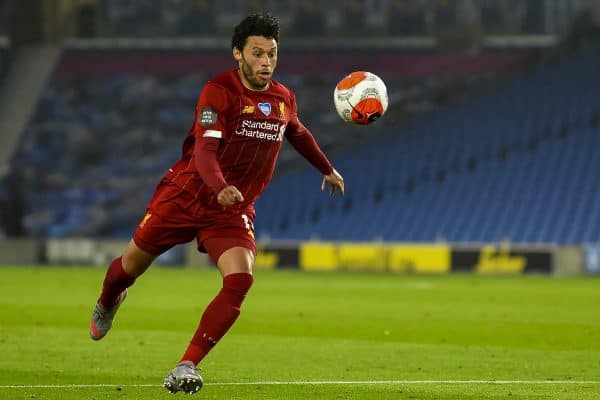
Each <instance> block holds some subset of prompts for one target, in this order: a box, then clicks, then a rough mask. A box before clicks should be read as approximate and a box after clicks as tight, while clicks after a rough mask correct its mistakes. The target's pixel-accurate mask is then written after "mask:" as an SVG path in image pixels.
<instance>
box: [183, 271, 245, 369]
mask: <svg viewBox="0 0 600 400" xmlns="http://www.w3.org/2000/svg"><path fill="white" fill-rule="evenodd" d="M252 282H254V278H253V277H252V275H251V274H247V273H238V274H231V275H227V276H226V277H225V278H223V288H222V289H221V291H220V292H219V294H217V296H216V297H215V298H214V299H213V301H212V302H211V303H210V304H209V305H208V306H207V307H206V310H204V313H203V314H202V318H201V319H200V325H198V329H196V333H195V334H194V337H193V338H192V341H191V342H190V345H189V346H188V348H187V350H186V351H185V354H184V355H183V357H182V358H181V361H191V362H193V363H194V365H198V363H199V362H200V361H201V360H202V359H203V358H204V357H205V356H206V355H207V354H208V352H209V351H210V350H211V349H212V348H213V347H214V346H215V345H216V344H217V342H218V341H219V340H220V339H221V338H222V337H223V336H224V335H225V333H227V331H228V330H229V328H231V326H232V325H233V323H234V322H235V320H236V319H237V317H238V315H240V307H241V306H242V302H243V301H244V298H245V297H246V293H248V290H250V287H251V286H252Z"/></svg>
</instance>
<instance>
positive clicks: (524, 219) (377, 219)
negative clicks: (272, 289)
mask: <svg viewBox="0 0 600 400" xmlns="http://www.w3.org/2000/svg"><path fill="white" fill-rule="evenodd" d="M124 53H125V52H124ZM598 54H600V52H599V51H598V48H597V47H587V48H584V49H583V50H581V51H579V52H577V53H574V54H569V55H568V56H564V57H561V58H560V59H558V60H557V61H554V62H551V63H548V64H544V65H541V66H540V67H539V68H537V69H536V70H535V71H534V72H531V73H528V74H526V75H522V76H520V77H518V78H516V79H512V80H511V81H509V82H508V83H502V84H498V85H497V86H496V87H494V88H493V89H491V90H488V91H486V92H485V93H483V94H479V95H477V96H476V97H473V96H470V97H468V98H466V99H464V100H463V101H461V102H460V103H459V104H455V105H443V104H441V103H440V102H439V100H438V99H436V98H435V96H432V95H431V94H432V93H435V90H436V89H437V88H439V87H440V85H442V84H443V81H444V79H442V78H443V74H442V73H441V72H440V71H448V69H449V66H450V67H452V66H453V68H455V70H454V76H460V77H461V79H462V82H463V83H464V82H467V83H465V84H466V85H468V82H474V83H473V84H474V85H475V84H477V82H479V81H478V80H477V79H474V77H479V79H484V80H485V82H487V83H489V82H493V77H494V74H495V73H496V71H497V70H498V69H501V67H504V66H505V65H507V63H509V61H507V60H510V57H509V58H506V57H507V55H506V54H504V55H502V57H500V56H499V55H498V54H495V55H493V57H488V58H485V57H484V58H482V59H478V58H460V57H459V58H458V59H454V60H453V61H451V60H450V59H447V58H443V57H435V58H430V59H427V57H423V55H422V54H416V55H414V58H413V60H418V62H419V63H420V65H423V63H426V62H427V61H429V62H430V63H429V64H426V65H427V66H426V67H423V69H421V70H420V69H418V67H417V66H416V65H415V66H414V68H413V67H411V65H410V63H409V62H408V63H407V60H411V58H410V57H406V58H403V64H402V68H403V69H401V71H403V72H402V73H398V74H397V75H393V74H391V73H389V74H387V75H384V76H383V77H384V79H385V80H386V82H387V83H388V86H389V88H390V98H391V101H392V106H390V111H389V114H388V115H386V116H385V117H384V118H383V119H382V120H381V121H379V122H377V124H375V125H374V126H372V127H370V128H367V129H364V128H359V127H353V126H348V125H343V124H342V123H341V122H340V121H339V119H338V118H337V116H336V115H335V112H334V111H333V107H332V104H331V103H332V101H331V94H330V90H324V89H323V88H327V87H330V88H331V87H333V85H334V84H335V82H336V80H337V79H338V78H339V76H337V75H334V74H332V73H328V74H324V75H321V76H319V75H317V74H301V73H299V71H293V72H288V71H287V70H285V69H283V67H282V70H281V71H282V73H281V75H280V76H279V78H280V79H281V80H282V81H284V82H285V83H287V84H288V85H289V86H291V87H292V88H294V89H296V90H297V91H298V98H299V100H300V101H301V103H300V104H299V108H300V112H301V115H302V116H303V120H304V122H306V123H307V125H308V126H309V127H310V128H311V129H312V130H313V131H314V132H315V135H316V136H317V139H318V140H319V141H320V143H321V144H322V145H323V147H324V148H325V149H326V151H327V152H328V154H331V156H332V159H333V161H334V162H335V165H336V167H337V168H338V169H339V170H340V171H341V172H342V173H343V174H344V176H345V178H346V181H347V193H346V196H345V197H344V198H343V199H330V198H329V197H328V196H327V195H325V194H323V193H321V192H320V191H319V186H320V183H321V177H320V176H319V174H318V173H317V172H316V171H315V170H313V169H312V168H310V167H306V164H305V163H299V162H298V157H297V156H295V154H294V152H293V151H292V150H291V149H290V148H289V146H286V147H285V149H284V151H283V152H282V154H281V159H280V173H279V174H278V175H277V176H276V178H275V179H274V181H273V183H272V185H271V187H270V188H269V189H268V190H267V192H266V193H265V194H264V195H263V197H262V198H261V199H259V201H258V204H257V213H258V219H257V224H256V228H257V234H258V238H259V239H261V238H263V239H266V238H270V239H310V238H318V239H327V240H341V239H344V240H373V239H375V240H393V241H438V240H443V241H449V242H489V241H503V240H510V241H513V242H529V243H548V242H552V243H578V242H582V241H594V240H598V239H599V238H600V231H599V229H600V203H598V202H597V201H595V200H596V198H597V197H598V195H599V194H600V193H599V189H598V187H597V185H594V184H593V179H594V177H595V175H596V174H597V173H598V171H600V164H599V161H598V157H595V153H596V152H597V150H596V149H597V148H600V147H599V145H600V131H599V129H600V128H599V120H600V108H599V107H600V106H599V104H600V101H599V100H600V99H599V98H598V97H599V96H600V90H599V89H600V87H599V86H600V82H599V81H598V80H597V79H594V76H595V71H597V70H598V66H599V64H600V56H599V55H598ZM126 56H127V57H130V54H127V55H126ZM189 56H190V55H189V54H188V55H184V56H183V57H184V58H185V57H189ZM521 56H522V54H520V55H517V56H514V58H513V60H516V59H519V57H521ZM86 57H90V54H89V53H83V54H81V53H80V54H75V53H66V54H65V55H63V59H62V61H61V63H59V65H58V67H57V70H56V71H55V75H54V78H53V79H52V80H51V82H50V83H49V84H48V86H47V87H46V89H45V91H44V94H43V96H42V98H41V100H40V103H39V106H38V109H37V112H36V114H35V116H34V118H33V119H32V121H31V122H30V124H29V126H28V127H27V129H26V131H25V132H24V134H23V138H22V143H21V147H20V150H19V152H18V154H17V155H16V157H15V158H14V161H13V165H14V167H16V168H18V169H19V171H20V174H21V175H22V176H23V177H24V181H25V182H26V184H24V185H23V192H24V196H25V198H26V204H28V205H29V206H28V210H27V211H26V216H25V217H24V218H23V225H24V226H25V228H26V229H27V231H28V233H29V234H30V235H38V236H51V237H62V236H112V237H114V236H117V237H128V236H129V235H131V233H132V231H133V228H134V227H135V225H136V223H137V222H138V220H139V218H140V217H141V216H142V214H143V213H144V207H145V205H146V203H147V201H148V199H149V198H150V196H151V194H152V191H153V189H154V185H155V184H156V182H157V180H158V178H159V176H160V175H161V174H162V173H163V171H164V170H165V168H167V167H168V166H169V165H170V164H171V163H172V162H173V161H174V160H175V159H177V158H178V155H179V152H180V146H181V140H182V138H183V136H184V135H185V133H186V132H187V130H188V128H189V126H190V124H191V122H192V121H191V118H192V115H193V107H194V104H195V100H196V96H197V94H198V90H199V89H200V87H201V86H202V84H203V82H204V81H205V80H206V79H207V78H208V77H209V76H210V73H211V72H212V71H202V72H200V71H201V69H200V68H198V67H195V69H194V70H195V71H196V73H193V74H188V75H184V76H177V74H175V73H174V72H173V71H174V70H173V71H171V72H169V71H170V70H166V71H163V73H160V74H150V75H148V74H140V73H139V71H138V72H132V71H129V72H127V71H126V70H125V71H124V70H122V68H126V67H127V65H129V66H131V65H134V66H135V65H136V64H135V62H133V63H119V61H118V57H117V56H116V55H115V54H113V58H111V59H112V60H113V61H114V62H112V63H109V65H108V67H107V68H109V70H108V71H104V73H103V71H102V70H98V69H97V67H98V65H97V64H94V63H90V62H89V60H90V58H86ZM144 57H148V54H145V55H144ZM219 57H220V56H219ZM92 58H93V57H92ZM86 60H87V62H88V64H89V65H92V66H94V68H92V71H91V72H90V73H89V74H86V73H85V68H84V69H81V68H73V67H72V66H73V65H78V66H81V65H84V64H85V63H86ZM146 60H148V58H146ZM493 60H496V61H495V62H494V61H493ZM130 61H131V59H130ZM188 61H189V59H188ZM379 61H380V62H381V63H382V65H383V64H386V63H387V62H385V63H384V62H383V61H381V60H379ZM384 61H385V60H384ZM197 62H198V64H197V65H198V66H201V65H202V63H201V61H197ZM73 63H75V64H73ZM82 63H83V64H82ZM146 65H147V66H148V65H150V64H148V63H147V64H146ZM166 65H167V66H169V64H166ZM211 65H212V67H213V68H214V64H211ZM386 65H387V64H386ZM461 65H462V67H461ZM436 66H437V67H436ZM474 66H476V68H475V67H474ZM296 68H298V69H302V68H301V67H298V66H296ZM388 68H389V70H391V69H392V68H391V67H389V66H388ZM469 68H471V69H469ZM423 70H427V71H429V72H428V73H427V74H424V75H423V76H415V75H414V74H415V73H417V72H419V71H421V73H422V71H423ZM82 71H83V73H82ZM397 71H398V70H396V72H397ZM411 71H412V75H411ZM415 71H416V72H415ZM465 71H467V72H465ZM461 72H462V75H461ZM482 77H483V78H482ZM323 92H325V93H323ZM408 109H410V110H412V112H413V114H416V115H422V116H421V117H417V118H416V119H415V121H414V123H412V124H410V125H409V126H406V124H405V122H406V121H404V120H403V118H404V115H405V113H404V112H403V113H400V112H398V111H399V110H404V111H406V110H408ZM400 115H402V117H400Z"/></svg>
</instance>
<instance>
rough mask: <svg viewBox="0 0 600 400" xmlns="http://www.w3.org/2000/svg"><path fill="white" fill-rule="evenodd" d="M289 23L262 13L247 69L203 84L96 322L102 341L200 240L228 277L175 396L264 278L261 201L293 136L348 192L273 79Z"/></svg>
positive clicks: (172, 380) (242, 60)
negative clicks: (165, 267) (144, 278)
mask: <svg viewBox="0 0 600 400" xmlns="http://www.w3.org/2000/svg"><path fill="white" fill-rule="evenodd" d="M278 42H279V23H278V21H277V20H276V19H275V18H274V17H273V16H271V15H269V14H260V13H259V14H253V15H250V16H248V17H246V18H245V19H244V20H242V21H241V22H240V23H239V24H238V25H237V26H236V27H235V30H234V33H233V37H232V40H231V47H232V52H233V57H234V59H235V60H236V61H237V63H238V68H237V69H234V70H231V71H227V72H225V73H223V74H221V75H218V76H217V77H215V78H214V79H211V80H210V81H209V82H207V83H206V85H205V86H204V88H203V89H202V91H201V93H200V96H199V99H198V103H197V107H196V112H195V117H194V123H193V125H192V127H191V129H190V131H189V132H188V134H187V136H186V138H185V141H184V143H183V151H182V156H181V159H180V160H179V161H177V162H176V163H175V164H174V165H172V166H171V168H170V169H169V170H168V172H166V174H165V175H164V177H163V178H162V180H161V181H160V183H159V184H158V186H157V188H156V191H155V193H154V196H153V197H152V199H151V200H150V203H149V204H148V207H147V212H146V215H145V216H144V218H143V219H142V220H141V222H140V223H139V225H138V226H137V229H136V231H135V233H134V235H133V238H132V240H131V241H130V243H129V245H128V246H127V248H126V249H125V251H124V252H123V254H122V256H121V257H118V258H116V259H115V260H114V261H113V262H112V263H111V264H110V266H109V268H108V271H107V272H106V276H105V278H104V283H103V287H102V292H101V294H100V298H99V300H98V302H97V304H96V307H95V309H94V312H93V314H92V318H91V321H90V336H91V338H92V339H94V340H100V339H102V338H103V337H104V336H105V335H106V334H107V333H108V331H109V329H110V328H111V326H112V322H113V319H114V317H115V314H116V312H117V310H118V308H119V306H120V305H121V304H122V303H123V301H124V300H125V297H126V296H127V288H128V287H130V286H131V285H133V283H134V282H135V280H136V279H137V278H138V277H139V276H140V275H142V274H143V273H144V271H146V269H147V268H148V267H149V266H150V264H151V263H152V262H153V261H154V259H155V258H156V257H157V256H158V255H160V254H162V253H163V252H165V251H166V250H168V249H170V248H171V247H173V246H174V245H176V244H179V243H186V242H189V241H191V240H193V239H194V238H195V239H196V241H197V245H198V249H199V251H203V252H207V253H208V255H209V256H210V257H211V259H212V260H213V261H214V262H215V263H216V265H217V267H218V269H219V271H220V272H221V275H222V277H223V286H222V288H221V290H220V292H219V293H218V294H217V296H216V297H215V298H214V299H213V300H212V302H211V303H210V304H209V305H208V306H207V307H206V309H205V310H204V313H203V314H202V317H201V318H200V323H199V325H198V328H197V330H196V332H195V333H194V335H193V337H192V339H191V342H190V343H189V345H188V347H187V349H186V350H185V352H184V353H183V356H182V357H181V360H180V362H179V363H178V364H177V366H175V368H173V370H171V372H170V373H169V374H168V375H167V377H166V378H165V379H164V384H163V386H164V387H166V388H167V389H168V390H169V391H170V392H171V393H175V392H178V391H183V392H185V393H189V394H191V393H195V392H197V391H198V390H199V389H200V388H201V387H202V378H201V377H200V376H199V375H198V373H197V371H196V366H197V365H198V364H199V363H200V361H202V359H203V358H204V357H205V356H206V355H207V353H208V352H209V351H210V350H211V349H212V348H213V347H214V346H215V345H216V344H217V342H218V341H219V340H220V339H221V338H222V337H223V335H225V333H226V332H227V331H228V330H229V328H230V327H231V326H232V325H233V323H234V322H235V320H236V319H237V317H238V315H239V313H240V307H241V305H242V302H243V300H244V298H245V296H246V294H247V293H248V290H249V289H250V287H251V286H252V283H253V281H254V278H253V275H252V266H253V263H254V257H255V254H256V244H255V241H254V216H255V212H254V201H255V200H256V199H257V198H258V196H259V195H260V194H261V193H262V192H263V191H264V190H265V188H266V187H267V185H268V184H269V181H270V180H271V177H272V175H273V171H274V169H275V162H276V160H277V156H278V154H279V151H280V149H281V144H282V141H283V139H284V137H285V138H286V139H287V140H288V141H289V142H290V143H291V144H292V146H293V147H294V148H295V149H296V150H297V151H298V152H299V153H300V154H301V155H302V156H303V157H304V158H306V159H307V160H308V161H309V162H310V163H311V164H312V165H313V166H314V167H315V168H316V169H318V170H319V171H320V172H321V173H322V174H323V175H324V178H323V183H322V185H321V190H326V189H329V191H330V194H331V195H334V194H335V193H336V191H338V192H339V193H340V194H341V195H343V194H344V180H343V178H342V176H341V175H340V174H339V173H338V172H337V171H336V170H335V169H334V168H333V167H332V165H331V163H330V162H329V161H328V159H327V157H326V156H325V155H324V154H323V152H322V151H321V149H320V148H319V146H318V145H317V143H316V141H315V139H314V138H313V136H312V134H311V133H310V131H309V130H308V129H307V128H306V127H305V126H304V125H302V123H301V122H300V121H299V119H298V116H297V109H296V99H295V95H294V93H293V92H292V91H291V90H290V89H288V88H286V87H285V86H284V85H282V84H281V83H279V82H277V81H275V80H273V79H272V77H273V72H274V70H275V67H276V66H277V51H278Z"/></svg>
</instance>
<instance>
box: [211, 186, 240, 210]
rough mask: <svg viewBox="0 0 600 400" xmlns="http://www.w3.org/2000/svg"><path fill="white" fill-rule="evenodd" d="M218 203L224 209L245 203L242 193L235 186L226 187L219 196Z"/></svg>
mask: <svg viewBox="0 0 600 400" xmlns="http://www.w3.org/2000/svg"><path fill="white" fill-rule="evenodd" d="M217 201H218V202H219V204H220V205H222V206H223V207H229V206H231V205H233V204H235V203H238V202H240V201H244V196H242V193H241V192H240V191H239V190H238V188H236V187H235V186H233V185H229V186H225V187H224V188H223V189H221V191H220V192H219V194H218V195H217Z"/></svg>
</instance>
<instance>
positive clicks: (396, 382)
mask: <svg viewBox="0 0 600 400" xmlns="http://www.w3.org/2000/svg"><path fill="white" fill-rule="evenodd" d="M440 384H442V385H598V384H600V381H565V380H562V381H549V380H546V381H542V380H537V381H535V380H532V381H524V380H497V381H489V380H464V381H458V380H389V381H288V382H286V381H256V382H215V383H205V385H206V386H260V385H265V386H275V385H280V386H281V385H315V386H320V385H440ZM161 386H162V385H152V384H139V385H135V384H134V385H119V384H110V383H101V384H63V385H43V384H42V385H0V389H9V388H14V389H35V388H44V389H52V388H55V389H68V388H75V389H77V388H103V387H121V388H124V387H161Z"/></svg>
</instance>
